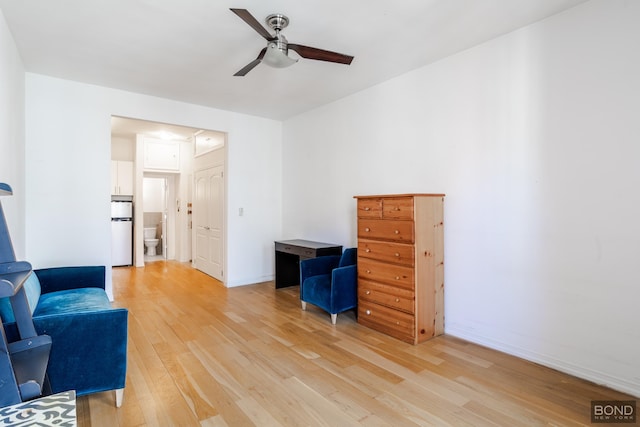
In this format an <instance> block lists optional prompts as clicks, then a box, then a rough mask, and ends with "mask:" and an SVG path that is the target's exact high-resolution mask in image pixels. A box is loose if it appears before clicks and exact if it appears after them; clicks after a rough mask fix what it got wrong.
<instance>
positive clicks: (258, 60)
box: [234, 47, 267, 77]
mask: <svg viewBox="0 0 640 427" xmlns="http://www.w3.org/2000/svg"><path fill="white" fill-rule="evenodd" d="M266 52H267V48H266V47H265V48H264V49H262V50H261V51H260V54H259V55H258V57H257V58H256V59H254V60H253V61H251V62H249V63H248V64H247V65H245V66H244V67H242V69H241V70H240V71H238V72H237V73H235V74H234V76H239V77H242V76H245V75H246V74H247V73H248V72H249V71H251V70H253V69H254V68H255V67H256V65H258V64H259V63H261V62H262V58H264V54H265V53H266Z"/></svg>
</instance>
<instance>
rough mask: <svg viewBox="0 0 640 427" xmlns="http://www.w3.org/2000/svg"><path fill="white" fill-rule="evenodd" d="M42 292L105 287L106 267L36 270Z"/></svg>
mask: <svg viewBox="0 0 640 427" xmlns="http://www.w3.org/2000/svg"><path fill="white" fill-rule="evenodd" d="M34 272H35V274H36V276H38V280H39V281H40V287H41V289H42V293H43V294H46V293H49V292H56V291H64V290H67V289H79V288H101V289H104V288H105V267H104V266H102V265H99V266H82V267H54V268H43V269H39V270H35V271H34Z"/></svg>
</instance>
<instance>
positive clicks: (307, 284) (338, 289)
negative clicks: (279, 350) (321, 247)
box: [300, 248, 358, 325]
mask: <svg viewBox="0 0 640 427" xmlns="http://www.w3.org/2000/svg"><path fill="white" fill-rule="evenodd" d="M356 262H357V250H356V248H349V249H345V250H344V252H343V253H342V255H330V256H321V257H318V258H311V259H306V260H303V261H300V302H301V303H302V309H303V310H306V309H307V303H310V304H313V305H315V306H318V307H320V308H321V309H323V310H325V311H328V312H329V314H331V323H332V324H334V325H335V324H336V320H337V318H338V313H342V312H343V311H346V310H350V309H352V308H356V307H357V306H358V273H357V265H356Z"/></svg>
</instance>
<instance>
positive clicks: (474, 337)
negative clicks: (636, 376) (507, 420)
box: [445, 327, 640, 397]
mask: <svg viewBox="0 0 640 427" xmlns="http://www.w3.org/2000/svg"><path fill="white" fill-rule="evenodd" d="M445 334H446V335H451V336H453V337H457V338H460V339H463V340H465V341H469V342H472V343H474V344H479V345H482V346H485V347H489V348H491V349H494V350H498V351H501V352H503V353H507V354H510V355H512V356H517V357H520V358H522V359H525V360H528V361H530V362H534V363H538V364H540V365H543V366H546V367H548V368H552V369H555V370H557V371H560V372H564V373H566V374H570V375H573V376H575V377H578V378H582V379H585V380H587V381H591V382H593V383H596V384H599V385H602V386H605V387H609V388H611V389H614V390H617V391H621V392H623V393H628V394H630V395H632V396H636V397H640V384H639V383H637V382H633V381H629V380H626V379H624V378H618V377H614V376H611V375H609V374H607V373H604V372H599V371H594V370H592V369H588V368H584V367H581V366H577V365H574V364H572V363H569V362H566V361H564V360H559V359H556V358H554V357H551V356H548V355H545V354H540V353H536V352H533V351H530V350H527V349H524V348H520V347H517V346H514V345H511V344H508V343H505V342H501V341H496V340H494V339H492V338H488V337H485V336H481V335H478V334H477V333H474V332H471V331H468V330H466V329H464V328H460V327H445Z"/></svg>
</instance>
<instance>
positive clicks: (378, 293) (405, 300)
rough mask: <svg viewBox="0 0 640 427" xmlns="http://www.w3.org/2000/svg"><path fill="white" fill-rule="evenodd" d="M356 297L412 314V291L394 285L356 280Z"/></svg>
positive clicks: (413, 310)
mask: <svg viewBox="0 0 640 427" xmlns="http://www.w3.org/2000/svg"><path fill="white" fill-rule="evenodd" d="M358 298H361V299H363V300H367V301H371V302H375V303H376V304H380V305H384V306H387V307H391V308H395V309H398V310H402V311H404V312H407V313H410V314H414V312H415V309H414V292H413V291H411V290H409V289H402V288H398V287H396V286H390V285H384V284H382V283H376V282H370V281H368V280H362V279H360V280H359V281H358Z"/></svg>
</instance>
